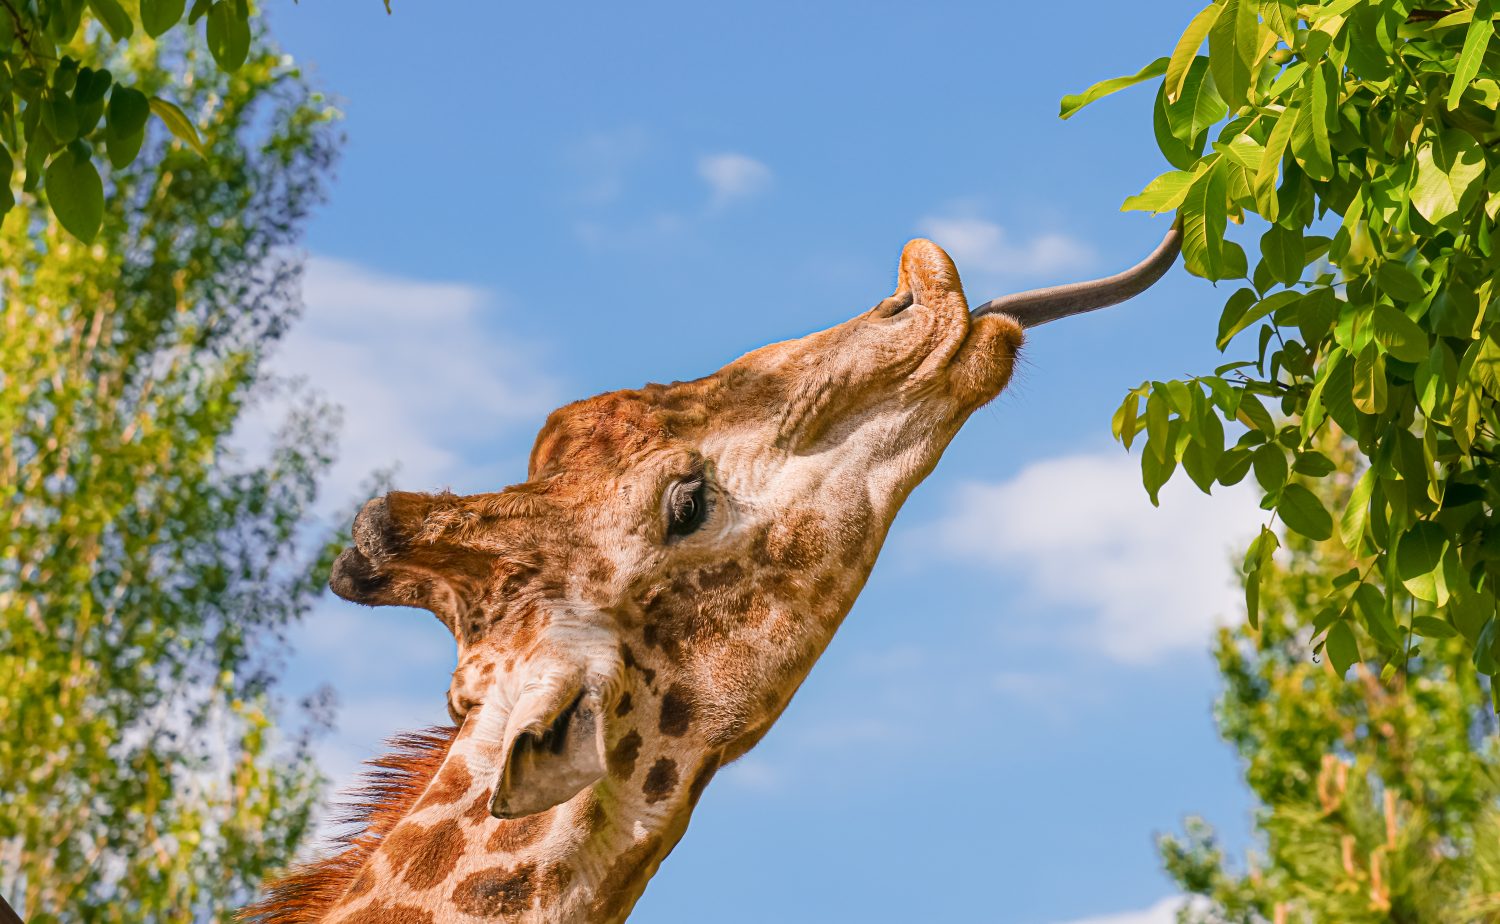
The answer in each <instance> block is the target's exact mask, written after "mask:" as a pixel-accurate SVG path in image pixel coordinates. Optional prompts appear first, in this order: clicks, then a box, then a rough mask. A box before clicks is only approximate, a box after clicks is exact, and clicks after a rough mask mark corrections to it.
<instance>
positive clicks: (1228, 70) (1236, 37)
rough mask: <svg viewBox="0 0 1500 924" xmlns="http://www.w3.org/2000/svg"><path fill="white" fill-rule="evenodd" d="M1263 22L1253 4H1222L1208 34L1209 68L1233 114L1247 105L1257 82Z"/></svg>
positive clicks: (1227, 0)
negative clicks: (1251, 89) (1258, 55)
mask: <svg viewBox="0 0 1500 924" xmlns="http://www.w3.org/2000/svg"><path fill="white" fill-rule="evenodd" d="M1259 46H1260V18H1259V16H1258V15H1257V11H1256V4H1255V2H1254V0H1223V5H1222V8H1221V10H1220V12H1219V15H1218V16H1216V17H1214V21H1213V23H1212V27H1211V28H1210V30H1209V33H1208V57H1209V67H1210V68H1211V69H1212V71H1213V75H1214V83H1215V84H1216V85H1217V86H1218V88H1219V93H1220V95H1221V96H1223V98H1224V102H1225V104H1226V105H1228V107H1229V109H1230V111H1231V112H1233V111H1235V110H1237V109H1239V108H1240V107H1241V106H1243V105H1245V103H1246V102H1247V100H1248V98H1249V93H1250V87H1251V86H1252V84H1253V82H1254V80H1255V67H1256V64H1257V63H1258V61H1257V58H1256V55H1257V53H1258V51H1259Z"/></svg>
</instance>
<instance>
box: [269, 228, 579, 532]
mask: <svg viewBox="0 0 1500 924" xmlns="http://www.w3.org/2000/svg"><path fill="white" fill-rule="evenodd" d="M303 297H304V302H305V303H306V312H305V314H304V315H303V317H302V318H301V319H299V320H298V321H297V322H295V323H294V324H293V325H292V327H291V328H290V330H289V331H288V332H287V335H286V337H285V339H284V340H283V341H282V343H281V345H280V346H279V348H278V350H277V352H276V354H275V355H274V356H273V357H272V361H271V370H272V371H273V372H274V373H275V374H277V375H281V376H286V377H293V378H300V379H303V380H305V381H306V383H307V384H308V385H309V386H310V387H311V389H312V390H313V391H314V392H315V393H318V394H320V395H322V396H323V397H325V398H326V399H328V400H330V401H332V402H333V403H334V404H337V405H339V406H341V407H342V409H343V426H342V427H341V428H340V431H339V434H338V460H337V462H336V463H335V464H334V466H333V469H332V471H331V472H330V473H329V477H328V478H327V480H326V481H325V494H324V496H325V497H326V498H328V499H329V500H330V502H331V503H332V504H333V505H337V506H343V505H347V504H348V503H349V502H350V501H352V500H358V499H359V497H358V494H359V491H360V489H361V488H362V487H363V486H366V485H367V482H368V479H369V476H370V474H371V473H372V472H374V471H376V470H378V469H386V468H390V467H392V466H395V467H397V468H398V469H399V482H400V483H401V485H403V486H405V487H410V488H412V489H414V490H430V489H436V488H441V487H445V486H448V485H449V484H451V483H453V482H455V481H458V480H461V479H463V478H464V477H465V475H466V474H469V475H472V473H471V472H468V471H467V467H466V465H465V463H464V461H463V459H462V457H461V456H460V453H459V450H460V448H461V447H463V446H464V445H466V444H467V445H473V444H474V443H475V442H476V441H478V440H482V439H484V438H486V437H489V436H493V435H494V434H495V433H496V432H497V431H499V430H501V429H502V428H504V427H505V426H506V425H509V424H514V423H516V422H517V421H519V420H523V419H527V418H533V419H534V418H538V417H540V416H541V415H543V414H545V413H546V412H547V411H548V410H550V409H551V407H552V406H553V405H554V404H556V397H555V393H556V388H555V387H554V384H553V382H552V380H551V379H550V378H549V377H548V376H547V375H545V374H544V373H543V372H542V371H541V370H539V369H538V368H537V367H536V366H535V364H534V363H533V362H532V361H531V359H530V358H529V357H528V347H527V345H525V344H520V343H517V342H515V341H514V340H512V339H510V338H508V337H507V336H506V335H505V334H504V332H503V331H502V330H500V329H499V327H498V325H497V324H496V321H497V320H498V319H500V318H502V317H503V311H502V306H501V305H500V304H499V302H498V301H497V299H495V298H494V297H492V296H491V295H490V294H489V293H487V292H486V291H485V290H483V289H480V288H476V287H474V286H469V285H464V284H459V283H444V282H426V281H417V280H411V279H404V278H401V277H398V276H392V275H387V274H385V273H381V272H378V271H375V270H372V269H368V268H366V267H362V266H360V265H358V264H354V263H348V262H344V261H341V260H333V259H329V258H326V257H314V258H312V259H311V260H309V261H308V263H307V269H306V275H305V277H304V281H303ZM282 413H284V407H278V406H277V403H276V402H269V403H268V404H267V406H264V407H259V408H256V409H255V411H254V412H253V413H252V414H251V415H250V419H249V420H248V421H247V425H246V427H245V428H244V429H243V430H242V434H241V442H242V444H244V445H249V446H252V447H253V446H258V445H265V443H266V434H267V432H268V431H269V429H270V428H271V427H272V426H274V424H275V422H276V421H278V420H279V419H280V416H281V414H282ZM509 474H510V475H511V476H514V475H515V474H517V473H515V472H511V473H509ZM498 477H500V478H501V482H502V483H508V481H506V480H505V477H504V476H498ZM509 480H515V479H514V477H510V478H509ZM499 486H501V485H500V484H495V485H493V486H492V487H499Z"/></svg>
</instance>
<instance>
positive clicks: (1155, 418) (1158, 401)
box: [1145, 388, 1171, 461]
mask: <svg viewBox="0 0 1500 924" xmlns="http://www.w3.org/2000/svg"><path fill="white" fill-rule="evenodd" d="M1170 416H1171V411H1170V409H1168V407H1167V398H1166V395H1165V394H1164V393H1163V392H1161V391H1160V390H1158V389H1155V388H1153V389H1151V393H1150V394H1149V395H1147V396H1146V452H1145V455H1148V456H1149V455H1154V456H1156V457H1157V459H1158V460H1159V461H1164V460H1165V459H1167V458H1168V457H1169V456H1171V452H1170V451H1169V447H1168V445H1167V438H1168V435H1169V430H1170V428H1169V426H1168V418H1169V417H1170Z"/></svg>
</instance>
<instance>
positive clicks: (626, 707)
mask: <svg viewBox="0 0 1500 924" xmlns="http://www.w3.org/2000/svg"><path fill="white" fill-rule="evenodd" d="M633 708H635V703H634V701H632V700H631V698H630V691H629V690H626V691H625V692H624V693H622V694H620V701H619V702H618V703H615V718H620V717H622V716H627V715H630V710H631V709H633Z"/></svg>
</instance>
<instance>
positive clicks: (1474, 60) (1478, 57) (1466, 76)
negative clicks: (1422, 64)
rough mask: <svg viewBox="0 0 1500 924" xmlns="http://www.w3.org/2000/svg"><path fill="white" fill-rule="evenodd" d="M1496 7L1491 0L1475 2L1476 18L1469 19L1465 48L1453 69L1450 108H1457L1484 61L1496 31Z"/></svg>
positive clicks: (1449, 95)
mask: <svg viewBox="0 0 1500 924" xmlns="http://www.w3.org/2000/svg"><path fill="white" fill-rule="evenodd" d="M1493 16H1494V9H1493V4H1492V3H1491V0H1478V2H1477V3H1475V4H1474V18H1473V19H1471V20H1470V21H1469V31H1468V33H1467V34H1466V35H1465V36H1464V48H1463V51H1461V52H1459V55H1458V65H1457V67H1455V68H1454V71H1453V84H1452V86H1450V87H1449V88H1448V108H1449V109H1457V108H1458V103H1459V101H1460V100H1461V99H1463V95H1464V91H1465V90H1467V89H1468V88H1469V84H1471V83H1473V82H1474V77H1475V76H1476V75H1478V73H1479V65H1480V64H1481V63H1482V62H1483V61H1484V51H1485V49H1486V48H1488V47H1489V44H1490V36H1492V35H1494V33H1495V25H1494V23H1493V22H1492V21H1491V19H1492V17H1493Z"/></svg>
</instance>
